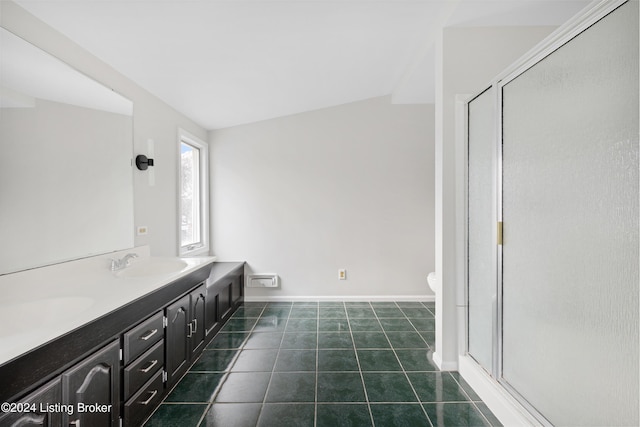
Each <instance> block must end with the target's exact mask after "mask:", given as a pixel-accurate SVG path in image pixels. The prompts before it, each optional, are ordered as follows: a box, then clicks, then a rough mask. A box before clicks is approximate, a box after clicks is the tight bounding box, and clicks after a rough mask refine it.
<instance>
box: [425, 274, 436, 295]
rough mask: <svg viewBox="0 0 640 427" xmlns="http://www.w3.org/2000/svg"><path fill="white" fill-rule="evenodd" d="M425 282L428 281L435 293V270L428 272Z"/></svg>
mask: <svg viewBox="0 0 640 427" xmlns="http://www.w3.org/2000/svg"><path fill="white" fill-rule="evenodd" d="M427 282H429V287H430V288H431V290H432V291H433V293H434V294H435V293H436V272H435V271H432V272H431V273H429V276H428V277H427Z"/></svg>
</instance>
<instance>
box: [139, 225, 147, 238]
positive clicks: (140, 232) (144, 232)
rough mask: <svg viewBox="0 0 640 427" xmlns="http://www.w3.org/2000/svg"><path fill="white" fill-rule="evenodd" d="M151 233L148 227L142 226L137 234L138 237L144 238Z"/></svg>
mask: <svg viewBox="0 0 640 427" xmlns="http://www.w3.org/2000/svg"><path fill="white" fill-rule="evenodd" d="M148 232H149V228H148V227H147V226H146V225H141V226H139V227H138V228H137V230H136V234H137V235H138V236H144V235H146V234H147V233H148Z"/></svg>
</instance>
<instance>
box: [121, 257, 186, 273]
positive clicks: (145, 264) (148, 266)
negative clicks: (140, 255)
mask: <svg viewBox="0 0 640 427" xmlns="http://www.w3.org/2000/svg"><path fill="white" fill-rule="evenodd" d="M186 267H187V263H186V262H184V261H182V260H180V259H174V258H146V259H140V260H134V261H133V262H132V263H131V265H130V266H129V267H126V268H124V269H123V270H120V271H118V272H117V273H116V276H118V277H123V278H127V277H129V278H136V277H149V276H160V275H163V274H171V273H177V272H179V271H181V270H183V269H184V268H186Z"/></svg>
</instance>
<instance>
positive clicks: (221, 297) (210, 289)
mask: <svg viewBox="0 0 640 427" xmlns="http://www.w3.org/2000/svg"><path fill="white" fill-rule="evenodd" d="M222 264H235V263H222ZM229 267H233V265H232V266H228V267H227V269H223V268H220V271H219V272H217V271H215V270H214V271H212V273H211V277H210V278H209V280H207V301H206V313H207V315H206V322H207V335H210V334H215V333H216V332H218V329H219V328H220V326H221V323H222V322H224V321H225V320H226V319H228V318H229V317H230V316H231V314H232V313H233V312H234V311H235V309H236V308H237V307H238V305H239V304H240V303H242V301H243V297H244V267H242V268H239V267H237V266H236V268H229Z"/></svg>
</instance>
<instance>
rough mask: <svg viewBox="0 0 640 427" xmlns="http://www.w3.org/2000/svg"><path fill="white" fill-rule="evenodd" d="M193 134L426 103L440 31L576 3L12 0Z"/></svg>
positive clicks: (577, 4) (553, 19) (551, 19)
mask: <svg viewBox="0 0 640 427" xmlns="http://www.w3.org/2000/svg"><path fill="white" fill-rule="evenodd" d="M15 2H16V3H18V4H19V5H20V6H22V7H23V8H25V9H26V10H28V11H29V12H31V13H32V14H33V15H35V16H37V17H38V18H40V19H41V20H42V21H44V22H46V23H48V24H49V25H51V26H52V27H54V28H56V29H57V30H58V31H60V32H61V33H63V34H65V35H66V36H68V37H69V38H71V39H72V40H74V41H75V42H76V43H78V44H79V45H81V46H83V47H84V48H85V49H87V50H88V51H89V52H91V53H93V54H94V55H95V56H97V57H99V58H100V59H102V60H103V61H104V62H106V63H108V64H109V65H111V66H112V67H114V68H115V69H117V70H118V71H120V72H121V73H122V74H124V75H126V76H127V77H129V78H130V79H131V80H133V81H135V82H136V83H137V84H138V85H140V86H142V87H143V88H145V89H147V90H148V91H149V92H151V93H153V94H154V95H156V96H157V97H159V98H160V99H162V100H163V101H165V102H166V103H167V104H169V105H171V106H172V107H174V108H175V109H176V110H178V111H180V112H182V113H183V114H185V115H186V116H188V117H190V118H191V119H193V120H194V121H195V122H197V123H199V124H200V125H201V126H203V127H204V128H205V129H218V128H224V127H229V126H234V125H238V124H244V123H250V122H255V121H260V120H265V119H270V118H274V117H279V116H285V115H290V114H296V113H300V112H303V111H310V110H316V109H320V108H325V107H330V106H334V105H340V104H345V103H349V102H354V101H358V100H363V99H368V98H373V97H377V96H383V95H391V99H392V100H393V102H394V103H433V102H434V93H435V89H434V71H433V70H434V52H435V48H434V46H435V41H436V37H437V35H438V34H439V32H440V31H441V29H442V28H443V27H445V26H493V25H510V26H513V25H560V24H561V23H563V22H565V21H566V20H567V19H569V18H570V17H571V16H573V15H574V14H576V13H577V12H578V11H580V10H581V9H582V8H584V7H585V6H586V5H587V4H589V3H590V2H589V1H583V0H569V1H563V0H551V1H549V0H534V1H527V0H500V1H481V0H446V1H434V0H377V1H376V0H373V1H372V0H253V1H248V0H75V1H71V0H15Z"/></svg>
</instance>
